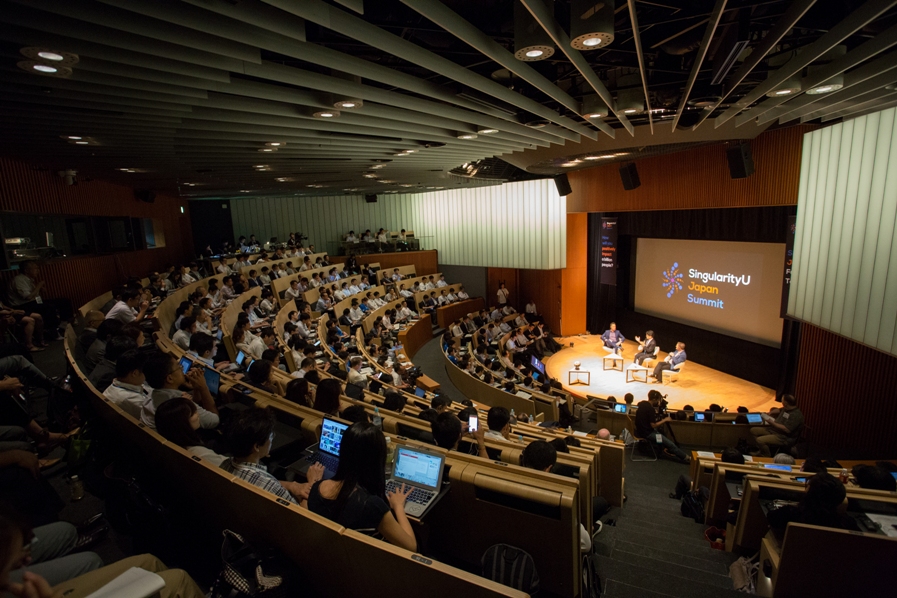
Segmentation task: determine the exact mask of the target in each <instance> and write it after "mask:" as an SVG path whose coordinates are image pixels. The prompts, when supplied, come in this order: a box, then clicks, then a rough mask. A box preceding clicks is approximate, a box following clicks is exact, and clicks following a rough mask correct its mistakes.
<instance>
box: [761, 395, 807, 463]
mask: <svg viewBox="0 0 897 598" xmlns="http://www.w3.org/2000/svg"><path fill="white" fill-rule="evenodd" d="M762 417H763V421H764V422H766V425H764V426H756V427H753V428H751V434H752V435H753V436H754V442H755V443H756V445H757V447H758V448H759V451H760V455H761V456H763V457H768V456H769V455H770V447H777V448H778V447H785V446H789V445H792V444H794V443H795V442H796V441H797V439H798V438H799V437H800V434H801V432H802V431H803V427H804V414H803V413H802V412H801V410H800V409H799V408H798V407H797V399H795V398H794V395H787V394H786V395H782V408H781V409H771V410H770V411H769V414H765V413H764V414H763V416H762Z"/></svg>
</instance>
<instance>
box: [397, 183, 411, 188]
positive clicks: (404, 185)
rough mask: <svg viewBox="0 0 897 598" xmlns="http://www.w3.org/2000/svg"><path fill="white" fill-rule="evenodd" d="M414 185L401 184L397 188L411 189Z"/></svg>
mask: <svg viewBox="0 0 897 598" xmlns="http://www.w3.org/2000/svg"><path fill="white" fill-rule="evenodd" d="M413 186H414V185H409V184H408V183H402V184H401V185H399V187H413Z"/></svg>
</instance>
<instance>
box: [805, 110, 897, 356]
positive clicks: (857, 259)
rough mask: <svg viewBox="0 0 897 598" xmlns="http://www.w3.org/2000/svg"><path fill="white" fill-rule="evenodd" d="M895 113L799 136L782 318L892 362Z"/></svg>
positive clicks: (896, 320)
mask: <svg viewBox="0 0 897 598" xmlns="http://www.w3.org/2000/svg"><path fill="white" fill-rule="evenodd" d="M895 135H897V109H895V108H891V109H890V110H885V111H882V112H876V113H874V114H869V115H866V116H861V117H859V118H856V119H853V120H849V121H846V122H844V123H840V124H837V125H834V126H831V127H826V128H824V129H819V130H817V131H813V132H811V133H808V134H806V135H804V144H803V155H802V158H801V174H800V189H799V194H798V212H797V231H796V238H795V247H794V264H793V268H792V276H793V279H792V283H791V294H790V297H789V301H788V314H789V315H791V316H793V317H795V318H799V319H801V320H804V321H807V322H810V323H812V324H815V325H817V326H820V327H822V328H825V329H827V330H831V331H832V332H835V333H837V334H841V335H843V336H846V337H849V338H852V339H854V340H856V341H859V342H861V343H863V344H866V345H869V346H871V347H875V348H877V349H880V350H881V351H885V352H887V353H891V354H893V355H897V237H895V229H897V143H895V141H897V140H895Z"/></svg>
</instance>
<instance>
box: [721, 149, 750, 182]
mask: <svg viewBox="0 0 897 598" xmlns="http://www.w3.org/2000/svg"><path fill="white" fill-rule="evenodd" d="M726 160H728V162H729V176H730V177H732V178H733V179H744V178H747V177H749V176H751V175H752V174H754V157H753V156H752V155H751V146H750V145H749V144H747V143H740V144H738V145H733V146H731V147H729V148H727V149H726Z"/></svg>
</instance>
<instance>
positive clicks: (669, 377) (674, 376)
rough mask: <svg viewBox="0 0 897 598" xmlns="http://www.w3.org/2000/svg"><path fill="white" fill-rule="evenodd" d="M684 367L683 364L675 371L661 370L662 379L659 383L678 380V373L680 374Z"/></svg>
mask: <svg viewBox="0 0 897 598" xmlns="http://www.w3.org/2000/svg"><path fill="white" fill-rule="evenodd" d="M684 365H685V362H682V363H680V364H679V367H678V368H676V369H675V370H662V371H661V372H660V377H661V378H662V380H661V382H663V383H664V384H666V383H667V382H675V381H676V380H678V379H679V373H680V372H682V367H683V366H684Z"/></svg>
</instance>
